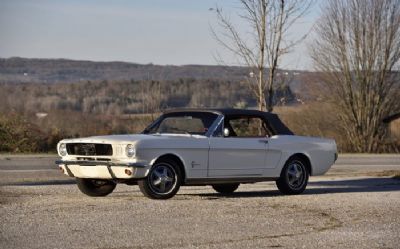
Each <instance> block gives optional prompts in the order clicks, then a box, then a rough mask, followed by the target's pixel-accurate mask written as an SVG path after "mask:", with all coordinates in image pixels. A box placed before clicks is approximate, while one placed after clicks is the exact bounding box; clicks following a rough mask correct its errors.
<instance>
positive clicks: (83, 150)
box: [67, 143, 113, 156]
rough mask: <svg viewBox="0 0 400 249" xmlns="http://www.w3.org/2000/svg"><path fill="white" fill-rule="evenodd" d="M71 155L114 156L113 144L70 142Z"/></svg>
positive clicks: (68, 148) (68, 146)
mask: <svg viewBox="0 0 400 249" xmlns="http://www.w3.org/2000/svg"><path fill="white" fill-rule="evenodd" d="M67 152H68V154H69V155H77V156H112V154H113V150H112V146H111V144H94V143H69V144H67Z"/></svg>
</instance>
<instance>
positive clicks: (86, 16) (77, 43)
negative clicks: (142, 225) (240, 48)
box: [0, 0, 319, 69]
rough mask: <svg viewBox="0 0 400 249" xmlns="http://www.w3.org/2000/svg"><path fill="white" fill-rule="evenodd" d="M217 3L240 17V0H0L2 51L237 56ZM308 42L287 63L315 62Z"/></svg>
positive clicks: (189, 58) (307, 21) (91, 56)
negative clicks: (220, 35)
mask: <svg viewBox="0 0 400 249" xmlns="http://www.w3.org/2000/svg"><path fill="white" fill-rule="evenodd" d="M216 5H218V6H219V7H222V8H223V10H224V11H225V12H227V13H230V15H231V16H232V17H233V19H235V18H234V17H235V15H236V13H237V12H238V11H239V9H238V6H239V4H238V3H237V2H235V1H234V0H114V1H110V0H25V1H23V0H0V57H2V58H8V57H14V56H19V57H29V58H68V59H78V60H94V61H127V62H136V63H144V64H145V63H153V64H162V65H165V64H173V65H184V64H209V65H215V64H218V63H219V62H218V61H216V59H215V54H216V53H219V54H220V55H221V56H222V58H223V59H224V61H226V62H227V64H235V63H236V61H235V60H234V59H233V58H232V56H231V55H230V54H229V53H228V52H227V51H225V50H223V49H222V48H221V46H219V45H218V44H217V42H216V41H215V40H214V39H213V37H212V35H211V32H210V25H211V26H215V24H216V20H215V13H214V12H213V11H210V8H215V6H216ZM318 9H319V8H318V7H317V6H313V7H312V8H311V9H310V11H309V13H308V14H307V15H306V16H305V17H304V18H302V19H301V20H299V23H298V24H296V25H295V27H293V29H292V30H291V35H292V36H293V38H295V37H301V36H302V35H304V34H305V33H307V32H309V30H310V29H311V27H312V25H313V23H314V22H315V20H316V19H317V17H318ZM311 38H312V34H311V35H310V36H309V38H307V40H306V41H305V42H303V43H302V44H301V45H299V46H298V47H297V48H296V50H295V51H293V53H291V54H290V55H288V56H286V57H285V58H284V59H283V61H282V63H281V67H283V68H290V69H311V63H310V59H309V57H308V54H307V49H306V44H307V42H309V41H310V39H311Z"/></svg>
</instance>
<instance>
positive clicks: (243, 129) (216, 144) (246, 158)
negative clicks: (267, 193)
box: [208, 116, 268, 177]
mask: <svg viewBox="0 0 400 249" xmlns="http://www.w3.org/2000/svg"><path fill="white" fill-rule="evenodd" d="M223 125H224V126H223V127H224V128H223V129H225V130H228V131H229V134H225V135H227V136H219V137H218V136H217V137H210V140H209V141H210V152H209V165H208V176H209V177H224V176H226V177H232V176H235V177H246V176H247V177H250V176H260V175H261V174H262V173H263V171H264V169H265V164H266V151H267V149H268V134H267V133H268V131H267V130H266V129H267V128H266V125H265V123H264V121H263V119H261V118H259V117H253V116H236V117H225V120H224V122H223ZM221 129H222V127H221Z"/></svg>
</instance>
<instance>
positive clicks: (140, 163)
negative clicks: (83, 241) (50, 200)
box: [56, 109, 337, 199]
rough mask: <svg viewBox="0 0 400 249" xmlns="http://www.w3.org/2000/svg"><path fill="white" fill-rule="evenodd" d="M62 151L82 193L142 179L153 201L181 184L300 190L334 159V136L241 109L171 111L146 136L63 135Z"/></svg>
mask: <svg viewBox="0 0 400 249" xmlns="http://www.w3.org/2000/svg"><path fill="white" fill-rule="evenodd" d="M57 149H58V153H59V155H60V156H61V160H58V161H56V163H57V164H58V165H59V167H60V169H61V170H62V172H64V173H65V174H66V175H68V176H71V177H75V178H76V180H77V184H78V187H79V189H80V190H81V191H82V192H83V193H85V194H87V195H89V196H105V195H107V194H109V193H111V192H112V191H113V190H114V188H115V186H116V184H117V183H125V184H129V185H131V184H138V185H139V188H140V190H141V191H142V193H143V194H144V195H145V196H147V197H149V198H153V199H168V198H171V197H173V196H174V195H175V194H176V193H177V192H178V190H179V188H180V186H182V185H211V186H212V187H213V188H214V189H215V190H216V191H217V192H219V193H223V194H229V193H232V192H234V191H235V190H236V189H237V188H238V187H239V184H241V183H255V182H261V181H276V184H277V186H278V189H279V190H280V191H281V192H282V193H284V194H299V193H302V192H303V191H304V189H305V188H306V185H307V182H308V178H309V176H311V175H322V174H324V173H325V172H327V171H328V170H329V168H330V167H331V166H332V165H333V164H334V162H335V160H336V159H337V150H336V143H335V141H334V140H332V139H323V138H314V137H302V136H295V135H294V134H293V133H292V132H291V131H290V130H289V129H288V128H287V127H286V126H285V125H284V124H283V123H282V122H281V120H280V119H279V118H278V116H277V115H276V114H273V113H267V112H260V111H255V110H239V109H204V110H198V109H186V110H174V111H168V112H166V113H164V114H163V115H161V117H159V118H158V119H157V120H156V121H155V122H153V123H152V124H150V126H148V127H147V128H146V129H145V130H144V131H143V132H142V133H141V134H137V135H111V136H98V137H88V138H78V139H64V140H62V141H60V142H59V144H58V146H57Z"/></svg>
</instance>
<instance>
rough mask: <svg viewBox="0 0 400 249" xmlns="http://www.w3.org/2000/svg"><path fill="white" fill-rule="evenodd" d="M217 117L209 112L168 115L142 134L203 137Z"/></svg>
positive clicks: (163, 116)
mask: <svg viewBox="0 0 400 249" xmlns="http://www.w3.org/2000/svg"><path fill="white" fill-rule="evenodd" d="M217 117H218V115H217V114H215V113H209V112H178V113H168V114H164V115H162V116H161V118H160V119H159V120H157V121H156V122H155V123H153V124H151V125H150V126H149V127H148V128H147V129H146V130H145V131H144V133H145V134H156V133H172V134H191V135H205V134H206V133H207V131H208V129H210V127H211V125H212V124H213V122H214V121H215V119H216V118H217Z"/></svg>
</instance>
